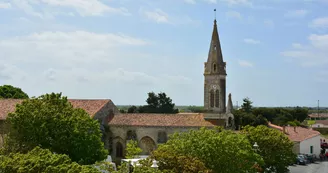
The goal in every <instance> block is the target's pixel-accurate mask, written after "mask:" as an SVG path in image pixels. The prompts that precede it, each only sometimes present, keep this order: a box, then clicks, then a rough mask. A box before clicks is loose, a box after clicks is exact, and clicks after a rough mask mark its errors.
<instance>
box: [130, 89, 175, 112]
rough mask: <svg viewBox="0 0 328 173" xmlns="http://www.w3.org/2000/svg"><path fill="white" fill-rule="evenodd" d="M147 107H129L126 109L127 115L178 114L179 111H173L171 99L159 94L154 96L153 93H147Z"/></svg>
mask: <svg viewBox="0 0 328 173" xmlns="http://www.w3.org/2000/svg"><path fill="white" fill-rule="evenodd" d="M146 102H147V105H144V106H139V107H136V106H131V107H130V108H129V109H128V113H167V114H172V113H178V112H179V110H178V109H175V108H174V106H175V104H174V103H172V99H171V98H170V97H168V96H167V95H166V94H165V93H163V92H161V93H158V94H155V93H154V92H150V93H148V98H147V100H146Z"/></svg>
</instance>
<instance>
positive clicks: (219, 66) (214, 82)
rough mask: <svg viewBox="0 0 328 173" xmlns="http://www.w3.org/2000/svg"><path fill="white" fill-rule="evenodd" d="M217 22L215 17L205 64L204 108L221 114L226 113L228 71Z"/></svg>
mask: <svg viewBox="0 0 328 173" xmlns="http://www.w3.org/2000/svg"><path fill="white" fill-rule="evenodd" d="M214 11H216V10H214ZM216 23H217V22H216V19H215V20H214V26H213V32H212V39H211V43H210V49H209V53H208V58H207V62H205V66H204V68H205V69H204V108H205V109H206V110H207V111H209V112H213V113H220V114H221V113H226V76H227V73H226V62H224V61H223V56H222V50H221V44H220V39H219V33H218V29H217V24H216Z"/></svg>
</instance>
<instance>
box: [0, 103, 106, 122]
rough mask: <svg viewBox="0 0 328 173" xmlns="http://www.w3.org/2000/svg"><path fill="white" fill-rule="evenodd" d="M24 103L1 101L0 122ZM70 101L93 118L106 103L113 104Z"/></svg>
mask: <svg viewBox="0 0 328 173" xmlns="http://www.w3.org/2000/svg"><path fill="white" fill-rule="evenodd" d="M22 101H23V100H22V99H0V120H4V119H6V118H7V115H8V113H10V112H14V111H15V108H16V104H20V103H22ZM68 101H69V102H70V103H71V104H72V105H73V107H74V108H82V109H84V110H85V111H86V112H87V113H88V114H89V115H90V116H91V117H93V116H94V115H95V113H97V112H98V111H99V110H100V109H101V108H102V107H103V106H104V105H105V104H106V103H108V102H111V100H109V99H100V100H86V99H85V100H84V99H80V100H79V99H68Z"/></svg>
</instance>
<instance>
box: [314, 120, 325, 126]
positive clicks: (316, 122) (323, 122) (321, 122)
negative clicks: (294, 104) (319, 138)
mask: <svg viewBox="0 0 328 173" xmlns="http://www.w3.org/2000/svg"><path fill="white" fill-rule="evenodd" d="M315 124H323V125H328V120H315Z"/></svg>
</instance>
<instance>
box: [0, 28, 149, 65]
mask: <svg viewBox="0 0 328 173" xmlns="http://www.w3.org/2000/svg"><path fill="white" fill-rule="evenodd" d="M147 44H149V42H147V41H146V40H144V39H139V38H134V37H130V36H127V35H124V34H112V33H108V34H97V33H92V32H87V31H74V32H59V31H57V32H40V33H33V34H30V35H27V36H23V37H14V38H11V39H7V40H0V48H1V51H0V55H1V56H2V57H7V58H8V59H7V60H8V61H9V60H17V61H18V62H19V61H23V62H40V61H44V62H49V61H51V62H59V61H61V63H79V62H92V61H94V60H99V61H110V56H109V55H106V53H109V54H110V53H112V54H113V53H115V52H117V50H119V48H120V47H122V46H144V45H147ZM18 49H19V51H15V50H18ZM105 50H106V51H105ZM107 51H108V52H107ZM26 57H28V58H26Z"/></svg>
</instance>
